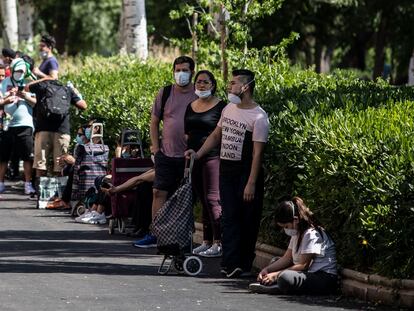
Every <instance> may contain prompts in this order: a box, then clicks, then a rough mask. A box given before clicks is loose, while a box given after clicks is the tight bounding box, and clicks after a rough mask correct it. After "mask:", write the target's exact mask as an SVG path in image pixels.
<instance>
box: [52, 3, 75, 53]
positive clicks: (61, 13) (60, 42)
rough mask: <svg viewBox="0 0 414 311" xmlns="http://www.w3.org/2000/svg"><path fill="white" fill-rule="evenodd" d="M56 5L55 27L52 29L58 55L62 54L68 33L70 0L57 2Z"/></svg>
mask: <svg viewBox="0 0 414 311" xmlns="http://www.w3.org/2000/svg"><path fill="white" fill-rule="evenodd" d="M56 3H57V4H56V8H55V21H56V27H55V28H54V29H53V36H54V37H55V40H56V49H57V50H58V52H59V53H64V52H65V51H66V41H67V38H68V32H69V22H70V16H71V8H72V0H65V1H58V2H56Z"/></svg>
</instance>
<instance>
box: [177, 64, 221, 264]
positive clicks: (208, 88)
mask: <svg viewBox="0 0 414 311" xmlns="http://www.w3.org/2000/svg"><path fill="white" fill-rule="evenodd" d="M194 82H195V88H196V90H195V93H196V95H197V96H198V97H199V98H198V99H197V100H195V101H193V102H191V103H190V104H189V105H188V107H187V111H186V113H185V118H184V130H185V134H186V137H187V148H188V149H193V150H195V151H197V150H198V149H200V147H201V146H202V145H203V143H204V142H205V140H206V139H207V137H208V136H209V135H210V134H211V133H212V132H213V131H214V129H215V128H216V125H217V122H218V121H219V119H220V116H221V112H222V110H223V108H224V107H225V106H226V103H225V102H224V101H222V100H220V99H219V98H217V97H216V96H214V94H215V91H216V80H215V78H214V76H213V74H212V73H211V72H209V71H207V70H202V71H199V72H198V73H197V74H196V76H195V79H194ZM219 153H220V148H219V147H217V148H215V149H213V150H211V151H210V152H209V153H208V154H207V155H206V156H205V157H204V158H202V159H199V160H197V161H196V163H195V166H194V169H193V178H192V180H193V186H194V190H195V192H196V194H197V195H198V197H199V198H200V201H201V204H202V208H203V244H201V245H200V246H199V247H197V248H195V249H194V250H193V253H194V254H198V255H200V256H204V257H219V256H221V254H222V248H221V238H220V237H221V230H220V217H221V206H220V204H219V198H220V195H219V175H218V174H219V165H220V157H219V156H220V154H219Z"/></svg>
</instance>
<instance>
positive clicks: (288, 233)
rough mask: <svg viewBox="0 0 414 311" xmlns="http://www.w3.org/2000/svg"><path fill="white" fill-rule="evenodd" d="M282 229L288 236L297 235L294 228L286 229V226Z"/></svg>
mask: <svg viewBox="0 0 414 311" xmlns="http://www.w3.org/2000/svg"><path fill="white" fill-rule="evenodd" d="M283 230H285V233H286V234H287V235H288V236H295V235H297V234H298V230H296V229H288V228H283Z"/></svg>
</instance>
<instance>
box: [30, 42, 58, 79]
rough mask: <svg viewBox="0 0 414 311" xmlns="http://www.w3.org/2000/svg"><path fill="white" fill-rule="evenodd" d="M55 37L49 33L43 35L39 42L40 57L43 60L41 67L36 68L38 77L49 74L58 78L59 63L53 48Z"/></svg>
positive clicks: (34, 71) (35, 72) (35, 71)
mask: <svg viewBox="0 0 414 311" xmlns="http://www.w3.org/2000/svg"><path fill="white" fill-rule="evenodd" d="M55 44H56V41H55V38H53V37H52V36H49V35H43V36H42V38H41V39H40V43H39V53H40V58H41V59H42V60H43V61H42V63H41V64H40V66H39V68H35V69H34V70H33V73H34V74H35V75H36V76H37V77H38V78H45V77H47V76H49V77H51V78H53V79H58V73H59V63H58V61H57V59H56V57H55V56H53V48H54V47H55Z"/></svg>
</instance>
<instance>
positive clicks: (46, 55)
mask: <svg viewBox="0 0 414 311" xmlns="http://www.w3.org/2000/svg"><path fill="white" fill-rule="evenodd" d="M39 55H40V58H41V59H46V58H47V57H48V56H49V53H48V52H46V51H41V52H40V53H39Z"/></svg>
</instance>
